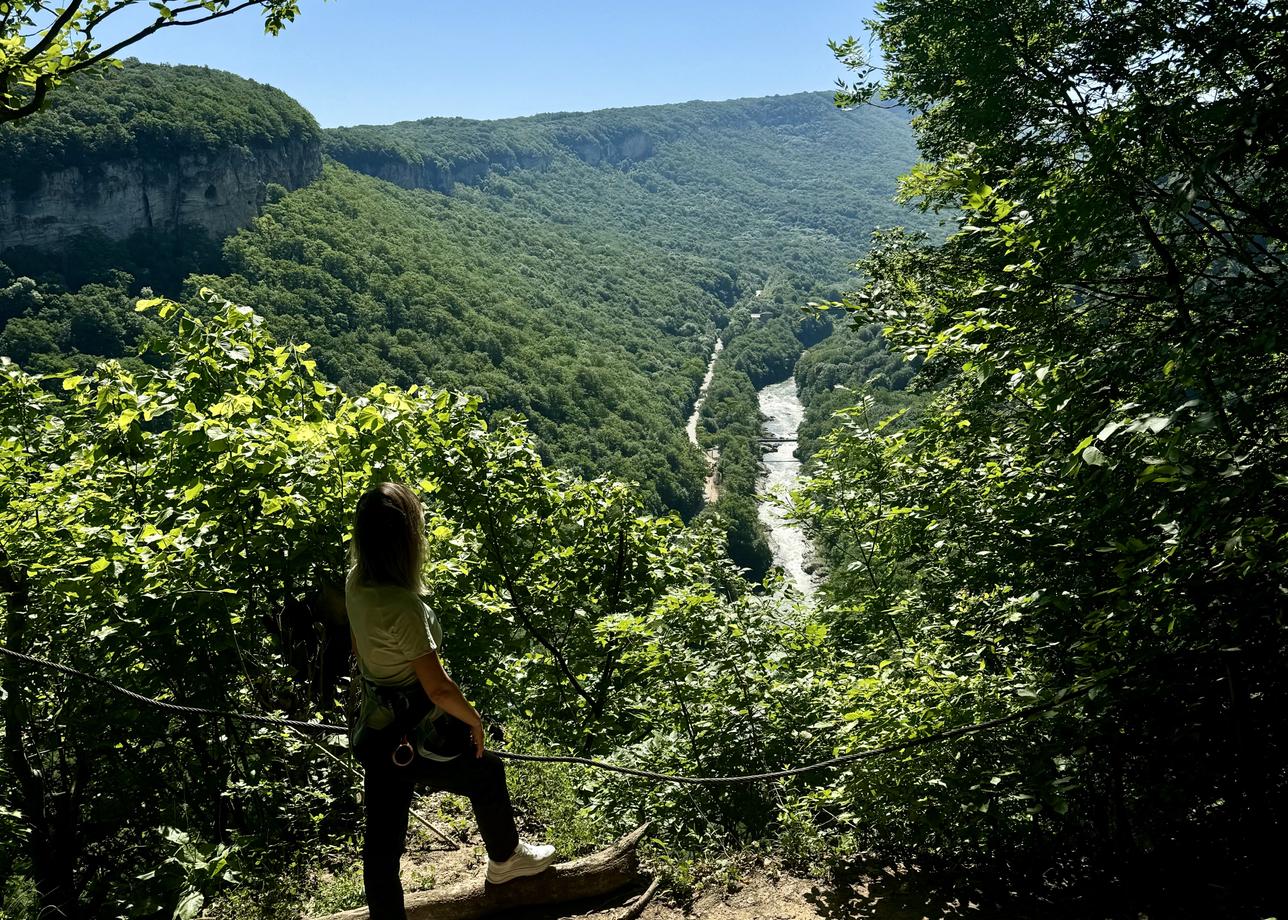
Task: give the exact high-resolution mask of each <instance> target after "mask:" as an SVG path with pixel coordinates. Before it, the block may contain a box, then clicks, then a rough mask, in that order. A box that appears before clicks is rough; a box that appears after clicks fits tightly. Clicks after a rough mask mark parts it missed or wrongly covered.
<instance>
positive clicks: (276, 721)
mask: <svg viewBox="0 0 1288 920" xmlns="http://www.w3.org/2000/svg"><path fill="white" fill-rule="evenodd" d="M0 654H3V655H7V656H8V657H10V658H13V659H16V660H18V661H22V662H26V663H28V664H34V665H37V666H39V667H42V668H48V669H49V670H52V671H57V672H59V673H61V674H67V675H69V676H71V677H78V678H81V679H82V680H88V681H91V682H93V683H95V684H98V685H99V686H102V687H107V688H108V689H109V690H112V691H113V692H115V693H118V694H120V695H122V696H124V697H127V698H129V699H131V700H134V701H135V702H138V703H142V704H144V705H146V706H152V707H155V708H157V709H161V710H164V711H166V712H173V713H175V714H177V715H187V716H208V717H212V718H221V719H222V718H231V719H239V720H241V721H243V722H252V723H255V724H257V725H269V726H279V727H285V728H294V729H296V730H297V731H304V732H313V733H316V734H331V735H347V734H348V733H349V729H348V728H347V727H345V726H343V725H332V724H329V723H326V722H302V721H298V720H295V719H283V718H279V717H277V716H266V715H260V714H257V713H251V712H230V711H225V710H222V709H206V708H203V707H200V706H183V705H180V704H178V703H169V702H166V701H164V700H158V699H154V698H152V697H150V696H144V695H143V694H142V693H135V692H134V691H133V690H129V689H127V688H125V687H122V686H121V685H120V684H116V683H113V682H112V681H110V680H107V679H106V678H104V677H99V676H98V675H97V674H88V673H86V672H84V671H79V670H77V669H76V668H72V667H68V666H67V665H65V664H58V663H57V662H54V661H49V660H47V659H44V658H39V657H37V656H35V655H25V654H23V653H22V652H16V651H14V650H13V649H10V648H6V647H4V646H3V645H0ZM1097 686H1099V684H1090V685H1086V686H1083V687H1080V688H1078V689H1076V690H1070V691H1067V692H1062V693H1060V695H1058V696H1056V698H1055V699H1052V700H1048V701H1046V702H1044V703H1035V704H1034V705H1032V706H1026V707H1024V708H1023V709H1017V710H1016V711H1015V712H1012V713H1008V714H1007V715H1004V716H998V717H997V718H994V719H988V720H987V721H984V722H973V723H971V724H970V725H960V726H958V727H956V728H949V729H944V730H943V731H939V732H934V733H933V734H929V735H924V736H922V737H920V738H905V739H904V740H902V741H895V742H891V743H890V744H883V745H880V746H879V747H873V748H865V749H863V750H861V751H852V752H850V753H849V754H841V755H839V756H837V757H829V758H827V759H826V760H820V761H817V762H815V763H810V764H805V765H804V766H800V767H788V768H785V769H782V770H770V771H767V772H764V773H742V774H737V775H733V776H682V775H679V774H675V773H658V772H655V771H653V770H642V769H639V768H637V767H624V766H621V765H620V764H615V763H607V762H606V761H602V760H595V759H593V758H590V757H573V756H568V755H560V754H519V753H516V752H514V751H500V750H493V751H492V753H494V754H496V755H497V756H498V757H502V758H505V759H506V760H513V761H520V762H526V763H567V764H577V765H579V766H585V767H592V768H594V769H597V770H607V771H609V772H612V773H620V774H622V775H624V776H633V777H636V778H637V779H646V780H652V781H654V782H660V783H682V784H688V785H696V786H713V785H728V784H731V783H751V782H761V781H767V780H774V779H784V778H786V777H790V776H801V775H803V774H805V773H812V772H814V771H816V770H825V769H827V768H829V767H837V766H840V765H842V764H847V763H855V762H857V761H860V760H868V759H869V758H872V757H880V756H881V755H883V754H893V753H895V752H897V751H906V750H912V749H914V748H920V747H927V746H928V745H931V744H935V743H937V742H939V741H946V740H948V739H950V738H960V737H962V736H964V735H971V734H975V733H976V732H983V731H988V730H989V729H993V728H998V727H1000V726H1002V725H1006V724H1009V723H1011V722H1020V721H1023V720H1025V719H1031V718H1033V717H1034V716H1038V715H1041V714H1042V713H1044V712H1049V711H1051V710H1053V709H1056V708H1058V707H1060V706H1063V705H1065V704H1066V703H1069V702H1072V701H1073V700H1075V699H1078V698H1079V697H1082V696H1086V695H1087V694H1088V693H1090V692H1091V690H1093V689H1095V687H1097Z"/></svg>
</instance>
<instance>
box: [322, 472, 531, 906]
mask: <svg viewBox="0 0 1288 920" xmlns="http://www.w3.org/2000/svg"><path fill="white" fill-rule="evenodd" d="M350 555H351V561H352V563H353V565H352V568H351V569H350V570H349V576H348V578H347V579H346V581H345V592H344V595H345V603H346V605H347V607H348V611H349V625H350V628H351V630H352V634H353V649H354V652H355V653H356V654H357V656H358V665H359V669H360V670H361V672H362V677H363V685H364V687H363V689H364V695H363V705H362V712H361V714H360V716H359V718H358V726H357V728H356V730H355V731H354V737H353V751H354V755H355V756H356V757H357V758H358V760H359V761H360V762H361V763H362V765H363V766H364V767H365V769H366V779H365V782H364V785H363V804H364V807H365V811H366V832H365V835H364V838H363V844H362V878H363V883H364V885H365V887H366V892H367V905H368V910H369V912H370V915H371V920H389V918H393V920H402V918H404V917H405V916H406V914H405V912H404V909H403V892H402V883H401V881H400V879H399V863H400V859H401V856H402V852H403V847H404V845H405V843H406V837H407V820H408V817H409V815H410V811H411V798H412V789H413V787H414V786H415V785H416V784H417V783H423V784H424V785H427V786H429V787H430V788H433V789H438V790H442V791H444V792H451V793H455V794H457V795H463V796H467V797H468V798H469V800H470V804H471V805H472V806H473V807H474V817H475V818H476V819H477V821H478V825H479V833H480V835H481V836H482V837H483V842H484V844H485V845H486V847H487V854H488V864H487V880H488V881H489V882H492V883H500V882H508V881H510V880H511V879H515V878H519V877H520V876H524V875H536V874H537V873H539V872H541V871H543V870H544V869H546V868H547V867H548V866H549V865H550V864H551V863H553V862H554V857H555V849H554V847H552V846H536V845H533V844H530V843H528V842H526V841H521V840H520V839H519V832H518V830H517V829H516V828H515V824H514V809H513V808H512V807H511V805H510V794H509V790H508V789H507V788H506V783H505V765H504V764H503V763H502V762H501V759H500V758H499V757H497V756H496V755H495V754H492V753H490V752H488V751H484V750H483V724H482V722H481V721H480V719H479V714H478V712H477V711H476V710H475V709H474V707H473V706H472V705H470V703H469V701H467V700H466V699H465V697H464V695H463V694H462V693H461V689H460V687H458V686H457V685H456V682H455V681H454V680H452V679H451V678H450V677H448V676H447V673H446V672H445V671H444V670H443V664H442V662H441V661H440V660H439V658H438V650H439V649H440V648H441V647H442V644H443V631H442V627H441V626H440V625H439V622H438V618H437V616H436V615H435V614H434V611H433V610H432V609H431V608H430V607H429V605H428V604H426V603H425V602H424V601H422V600H421V598H420V592H421V590H422V585H421V580H420V574H421V569H422V567H423V565H424V563H425V518H424V513H423V511H422V509H421V505H420V501H419V499H417V498H416V495H415V494H414V493H413V492H412V491H411V490H410V489H408V488H407V487H406V486H404V485H401V484H399V483H391V482H386V483H381V484H380V485H378V486H376V487H374V488H372V489H370V490H369V491H368V492H367V493H366V494H365V495H363V496H362V498H361V499H360V500H359V501H358V510H357V515H356V517H355V519H354V527H353V542H352V544H351V553H350Z"/></svg>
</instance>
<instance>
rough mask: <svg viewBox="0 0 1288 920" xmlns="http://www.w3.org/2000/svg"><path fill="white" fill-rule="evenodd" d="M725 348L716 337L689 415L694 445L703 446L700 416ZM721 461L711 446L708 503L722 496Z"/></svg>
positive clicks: (705, 491) (706, 484)
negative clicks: (696, 397) (699, 439)
mask: <svg viewBox="0 0 1288 920" xmlns="http://www.w3.org/2000/svg"><path fill="white" fill-rule="evenodd" d="M723 348H724V342H722V341H720V337H719V336H717V337H716V346H715V348H713V349H712V350H711V360H710V361H708V362H707V373H706V376H705V377H703V378H702V386H701V387H699V388H698V399H697V401H696V402H695V403H694V404H693V414H692V415H690V416H689V424H688V425H687V426H686V428H685V430H686V431H687V432H688V433H689V441H690V442H691V443H692V444H693V446H694V447H697V448H701V447H702V445H701V444H699V443H698V417H699V416H700V415H701V414H702V404H703V403H704V402H706V399H707V388H708V387H709V386H711V378H712V377H713V376H715V372H716V358H718V357H720V351H721V350H722V349H723ZM719 463H720V450H719V448H715V447H713V448H711V450H709V451H707V479H706V482H704V483H703V484H702V496H703V500H704V501H705V502H706V503H707V504H708V505H713V504H715V502H716V499H718V498H719V497H720V486H719V483H717V482H716V466H717V465H718V464H719Z"/></svg>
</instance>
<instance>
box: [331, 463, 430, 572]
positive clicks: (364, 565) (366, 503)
mask: <svg viewBox="0 0 1288 920" xmlns="http://www.w3.org/2000/svg"><path fill="white" fill-rule="evenodd" d="M425 552H426V547H425V512H424V509H422V508H421V505H420V499H418V498H417V497H416V493H415V492H413V491H412V490H411V489H409V488H407V487H406V486H405V485H403V484H402V483H400V482H382V483H380V484H379V485H377V486H373V487H372V488H370V489H368V490H367V491H366V493H364V494H363V496H362V498H360V499H358V510H357V513H356V514H355V515H354V518H353V540H352V541H351V542H350V544H349V559H350V561H351V562H352V563H353V566H354V568H355V569H356V570H357V577H358V580H359V581H361V582H363V583H365V584H368V585H398V586H399V587H402V588H408V589H409V590H412V591H415V592H417V593H419V592H421V591H422V590H423V587H422V585H421V580H420V576H421V569H422V568H424V565H425Z"/></svg>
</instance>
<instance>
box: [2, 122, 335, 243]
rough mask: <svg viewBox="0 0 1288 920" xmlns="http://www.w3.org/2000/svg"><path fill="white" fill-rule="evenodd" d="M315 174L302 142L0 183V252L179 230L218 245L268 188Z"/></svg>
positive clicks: (294, 184) (315, 152)
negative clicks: (199, 233) (198, 231)
mask: <svg viewBox="0 0 1288 920" xmlns="http://www.w3.org/2000/svg"><path fill="white" fill-rule="evenodd" d="M321 168H322V153H321V145H320V143H319V142H318V141H317V139H316V138H313V137H308V138H292V139H290V140H287V141H284V142H283V143H281V144H278V145H271V146H259V147H245V146H237V145H230V146H228V147H225V148H223V149H221V150H217V151H214V152H210V153H189V154H181V155H179V156H176V157H175V158H173V159H158V160H146V159H138V158H135V159H108V160H105V161H103V162H100V163H94V164H92V165H89V166H78V167H74V168H68V169H54V170H50V171H46V172H42V173H38V174H36V176H35V178H30V177H27V178H24V179H21V180H12V179H11V180H4V179H0V252H2V251H4V250H5V249H9V248H11V247H15V246H30V247H33V248H36V249H54V248H57V247H58V246H60V245H61V244H62V243H64V242H66V241H68V240H70V239H72V238H74V237H76V236H78V235H80V234H83V233H89V232H98V233H101V234H103V235H104V236H106V237H107V238H109V239H114V240H119V239H125V238H127V237H129V236H131V235H132V234H134V233H136V232H139V231H149V230H151V231H161V232H168V231H173V230H176V229H178V228H179V227H185V226H197V227H201V228H203V229H204V230H205V231H206V232H207V233H209V234H210V236H211V237H212V238H214V239H222V238H223V237H225V236H228V235H229V234H230V233H232V232H234V231H236V230H237V229H238V228H240V227H244V226H245V225H246V224H248V223H249V222H250V221H251V220H252V219H253V218H254V217H255V216H256V215H257V214H258V213H259V211H260V209H261V208H262V207H263V205H264V201H265V193H266V189H267V186H268V185H269V184H270V183H276V184H278V185H282V186H284V187H285V188H287V189H296V188H299V187H301V186H303V185H306V184H307V183H309V182H310V181H312V180H313V178H314V177H316V176H317V175H318V173H319V172H320V171H321Z"/></svg>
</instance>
